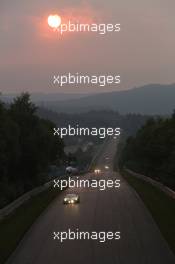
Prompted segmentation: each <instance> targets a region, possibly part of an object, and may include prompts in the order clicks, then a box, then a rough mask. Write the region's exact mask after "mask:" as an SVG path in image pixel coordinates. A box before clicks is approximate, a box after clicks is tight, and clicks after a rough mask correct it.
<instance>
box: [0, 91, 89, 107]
mask: <svg viewBox="0 0 175 264" xmlns="http://www.w3.org/2000/svg"><path fill="white" fill-rule="evenodd" d="M18 95H19V94H18V93H16V94H15V93H14V94H2V95H1V97H0V99H1V100H3V101H4V102H7V103H10V102H11V101H12V100H13V99H14V98H15V97H16V96H18ZM86 96H87V94H77V93H74V94H73V93H72V94H71V93H32V94H31V99H32V101H33V102H35V103H37V104H44V105H45V104H47V102H52V101H67V100H73V99H79V98H82V97H86Z"/></svg>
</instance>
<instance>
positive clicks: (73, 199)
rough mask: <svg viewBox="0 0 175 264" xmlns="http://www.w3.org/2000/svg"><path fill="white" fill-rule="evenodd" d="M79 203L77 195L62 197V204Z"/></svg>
mask: <svg viewBox="0 0 175 264" xmlns="http://www.w3.org/2000/svg"><path fill="white" fill-rule="evenodd" d="M79 202H80V197H79V195H77V194H66V196H65V197H64V200H63V203H64V204H76V203H79Z"/></svg>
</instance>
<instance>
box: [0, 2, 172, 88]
mask: <svg viewBox="0 0 175 264" xmlns="http://www.w3.org/2000/svg"><path fill="white" fill-rule="evenodd" d="M174 12H175V1H174V0H167V1H165V0H154V1H152V0H143V1H140V0H132V1H130V0H118V1H116V0H108V1H106V0H93V1H91V0H89V1H78V0H75V1H73V0H72V1H70V0H64V1H58V0H49V1H48V0H47V1H46V0H38V1H36V0H30V1H21V0H13V1H10V0H1V1H0V91H2V92H3V93H7V92H20V91H27V90H28V91H30V92H47V93H49V92H56V91H58V92H71V93H74V92H75V93H79V92H81V93H88V92H90V93H92V92H103V91H111V90H122V89H128V88H133V87H135V86H140V85H144V84H149V83H174V82H175V51H174V50H175V15H174ZM50 14H59V15H60V16H63V17H66V18H69V17H70V18H72V19H75V20H77V19H78V20H81V21H82V22H85V23H86V22H87V21H93V22H97V23H114V24H116V23H121V32H120V33H117V34H116V33H109V34H106V35H104V36H103V35H98V34H94V33H88V32H86V33H66V34H65V35H63V36H60V35H59V34H58V33H57V32H54V31H53V30H51V29H50V28H49V27H48V24H47V18H48V16H49V15H50ZM68 72H71V73H76V72H80V73H82V74H101V73H102V74H121V80H122V83H121V85H120V86H118V85H117V86H116V87H115V86H111V87H110V86H107V87H105V88H103V87H92V88H88V91H87V89H86V87H85V86H82V87H79V88H77V87H72V86H68V87H66V88H56V87H53V85H52V76H53V75H54V74H56V75H57V74H61V73H62V74H63V73H68Z"/></svg>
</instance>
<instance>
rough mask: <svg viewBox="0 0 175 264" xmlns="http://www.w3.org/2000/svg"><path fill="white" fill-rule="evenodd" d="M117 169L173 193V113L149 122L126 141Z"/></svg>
mask: <svg viewBox="0 0 175 264" xmlns="http://www.w3.org/2000/svg"><path fill="white" fill-rule="evenodd" d="M120 166H121V167H122V166H126V167H127V168H130V169H131V170H134V171H136V172H138V173H142V174H145V175H146V176H148V177H151V178H153V179H156V180H158V181H161V182H162V183H164V184H165V185H167V186H169V187H171V188H172V189H175V112H174V113H173V115H172V116H171V117H169V118H150V119H149V120H148V121H147V122H146V123H145V125H143V126H142V128H140V129H139V130H138V132H137V133H136V136H134V137H129V138H128V139H127V141H126V143H125V146H124V148H123V150H122V151H121V156H120Z"/></svg>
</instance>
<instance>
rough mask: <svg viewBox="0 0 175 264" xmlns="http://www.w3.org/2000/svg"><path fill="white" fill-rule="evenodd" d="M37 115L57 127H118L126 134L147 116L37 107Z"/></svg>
mask: <svg viewBox="0 0 175 264" xmlns="http://www.w3.org/2000/svg"><path fill="white" fill-rule="evenodd" d="M38 115H39V116H40V117H42V118H47V119H49V120H52V121H53V122H54V123H56V124H57V126H58V127H64V126H67V125H68V124H70V125H72V126H76V125H77V124H79V126H82V127H96V128H100V127H106V128H107V127H120V128H121V129H122V130H123V131H125V132H126V134H127V135H134V134H135V133H136V131H137V130H138V129H139V128H140V127H141V126H142V125H143V124H144V123H145V122H146V120H147V119H148V118H149V116H147V115H141V114H129V113H128V114H126V115H121V114H120V113H119V112H117V111H113V110H99V111H95V110H93V111H89V112H86V113H79V114H78V113H72V114H67V113H57V112H54V111H51V110H49V109H46V108H38Z"/></svg>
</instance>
